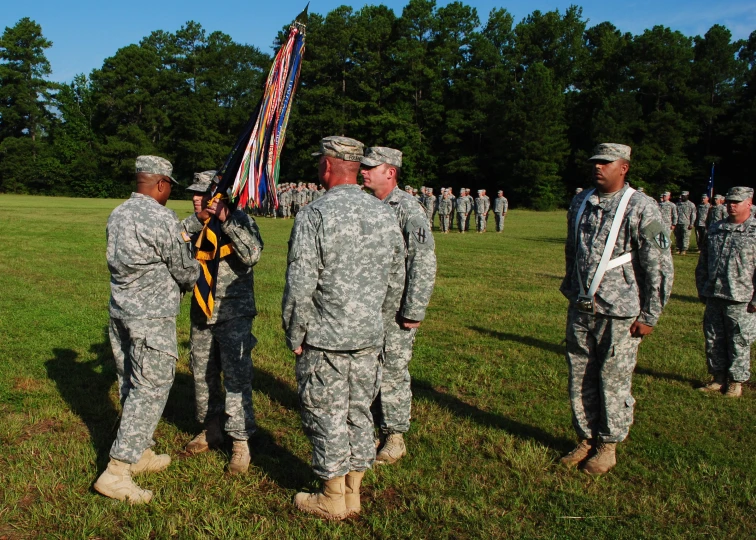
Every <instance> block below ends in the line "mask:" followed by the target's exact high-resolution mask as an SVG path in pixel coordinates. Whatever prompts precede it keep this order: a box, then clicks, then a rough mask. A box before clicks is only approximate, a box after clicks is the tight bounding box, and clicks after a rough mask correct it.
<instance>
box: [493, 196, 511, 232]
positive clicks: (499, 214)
mask: <svg viewBox="0 0 756 540" xmlns="http://www.w3.org/2000/svg"><path fill="white" fill-rule="evenodd" d="M508 209H509V201H507V199H506V197H504V192H503V191H501V190H499V192H498V193H497V194H496V198H495V199H494V208H493V211H494V218H495V219H496V232H498V233H500V232H502V231H503V230H504V220H505V219H506V217H507V210H508Z"/></svg>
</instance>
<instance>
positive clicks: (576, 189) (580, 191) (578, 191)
mask: <svg viewBox="0 0 756 540" xmlns="http://www.w3.org/2000/svg"><path fill="white" fill-rule="evenodd" d="M582 192H583V188H581V187H579V188H575V195H580V194H581V193H582Z"/></svg>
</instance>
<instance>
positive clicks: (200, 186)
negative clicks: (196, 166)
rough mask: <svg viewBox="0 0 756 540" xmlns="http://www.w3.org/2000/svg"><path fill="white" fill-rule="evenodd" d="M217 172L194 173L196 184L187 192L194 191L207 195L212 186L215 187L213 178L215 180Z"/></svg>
mask: <svg viewBox="0 0 756 540" xmlns="http://www.w3.org/2000/svg"><path fill="white" fill-rule="evenodd" d="M216 172H217V171H203V172H198V173H194V182H193V183H192V185H191V186H189V187H188V188H186V190H187V191H194V192H195V193H206V192H207V191H208V190H209V189H210V186H212V185H213V178H215V173H216Z"/></svg>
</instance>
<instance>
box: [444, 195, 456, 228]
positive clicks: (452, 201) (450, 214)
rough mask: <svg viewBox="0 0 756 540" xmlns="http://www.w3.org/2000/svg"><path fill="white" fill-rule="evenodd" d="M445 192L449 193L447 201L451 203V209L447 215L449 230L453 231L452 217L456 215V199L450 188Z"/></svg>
mask: <svg viewBox="0 0 756 540" xmlns="http://www.w3.org/2000/svg"><path fill="white" fill-rule="evenodd" d="M446 191H447V192H448V193H449V200H450V201H451V207H452V209H451V212H450V213H449V230H454V215H455V214H456V212H455V210H456V208H457V198H456V197H455V196H454V192H453V191H452V188H450V187H448V188H446Z"/></svg>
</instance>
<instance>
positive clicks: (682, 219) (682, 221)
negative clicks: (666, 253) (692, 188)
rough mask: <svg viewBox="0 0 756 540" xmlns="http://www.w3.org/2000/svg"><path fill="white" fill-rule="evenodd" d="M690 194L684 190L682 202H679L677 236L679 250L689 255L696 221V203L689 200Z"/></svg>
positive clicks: (681, 196)
mask: <svg viewBox="0 0 756 540" xmlns="http://www.w3.org/2000/svg"><path fill="white" fill-rule="evenodd" d="M689 196H690V193H689V192H687V191H683V192H682V194H681V195H680V202H679V203H678V204H677V226H676V227H675V236H676V237H677V252H678V253H679V254H680V255H687V253H688V249H689V248H690V231H692V230H693V226H694V225H695V223H696V205H695V204H693V203H692V202H690V201H689V200H688V197H689Z"/></svg>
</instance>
